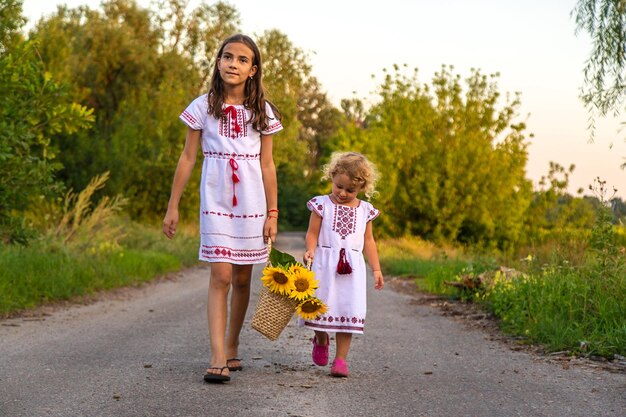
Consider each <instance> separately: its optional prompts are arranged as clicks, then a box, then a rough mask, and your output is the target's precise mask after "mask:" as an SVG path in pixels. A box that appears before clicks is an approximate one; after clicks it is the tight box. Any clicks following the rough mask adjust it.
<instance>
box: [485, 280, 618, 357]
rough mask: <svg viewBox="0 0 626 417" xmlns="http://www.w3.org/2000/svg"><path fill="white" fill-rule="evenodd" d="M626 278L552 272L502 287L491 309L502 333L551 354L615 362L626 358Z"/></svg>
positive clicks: (489, 298) (490, 298)
mask: <svg viewBox="0 0 626 417" xmlns="http://www.w3.org/2000/svg"><path fill="white" fill-rule="evenodd" d="M625 296H626V274H625V275H622V276H613V277H611V276H606V275H605V276H603V275H598V274H594V273H593V271H590V270H587V269H584V268H582V269H574V268H570V269H563V268H552V269H548V270H546V271H544V272H542V273H533V274H531V275H528V276H527V277H526V278H523V279H516V280H510V281H503V282H498V283H496V285H495V286H494V288H493V289H491V290H490V291H488V292H487V294H486V297H485V303H486V305H487V307H488V308H489V309H490V310H491V311H492V312H493V313H494V314H495V315H496V316H498V317H499V318H500V324H501V328H502V329H503V330H504V331H505V332H506V333H509V334H513V335H522V336H525V337H526V338H527V340H528V341H529V342H533V343H540V344H542V345H545V346H546V347H547V348H548V350H550V351H563V350H569V351H571V352H576V353H580V354H584V355H598V356H606V357H612V355H613V354H620V355H624V354H626V299H625Z"/></svg>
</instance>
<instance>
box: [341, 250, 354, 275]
mask: <svg viewBox="0 0 626 417" xmlns="http://www.w3.org/2000/svg"><path fill="white" fill-rule="evenodd" d="M337 273H338V274H339V275H347V274H351V273H352V267H351V266H350V263H349V262H348V259H347V258H346V250H345V249H344V248H341V250H340V251H339V262H338V263H337Z"/></svg>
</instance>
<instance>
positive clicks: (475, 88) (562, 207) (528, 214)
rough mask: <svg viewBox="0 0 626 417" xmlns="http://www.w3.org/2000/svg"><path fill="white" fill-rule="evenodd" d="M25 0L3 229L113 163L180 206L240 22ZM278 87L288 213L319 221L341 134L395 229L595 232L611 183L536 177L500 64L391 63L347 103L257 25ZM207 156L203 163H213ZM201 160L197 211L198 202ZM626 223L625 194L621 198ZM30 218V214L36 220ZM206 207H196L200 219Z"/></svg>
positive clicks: (192, 204)
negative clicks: (588, 186)
mask: <svg viewBox="0 0 626 417" xmlns="http://www.w3.org/2000/svg"><path fill="white" fill-rule="evenodd" d="M21 3H22V2H21V1H18V0H8V1H5V2H4V4H5V6H3V7H4V9H3V13H1V14H0V20H1V21H0V237H1V238H2V241H3V242H5V243H13V242H22V243H25V242H27V241H28V239H29V238H30V237H33V236H35V235H36V234H37V224H39V223H38V222H37V221H33V220H32V219H33V217H36V216H33V210H35V209H38V207H39V206H41V205H42V204H43V203H42V202H44V201H47V202H49V201H59V198H60V197H62V196H63V195H64V194H65V193H66V192H67V190H69V189H74V190H82V189H83V188H85V187H86V186H87V184H88V183H89V182H90V180H91V179H92V178H94V177H95V176H97V175H100V174H103V173H105V172H107V171H109V172H110V179H109V181H108V183H107V184H106V187H105V188H104V189H102V190H100V191H99V192H100V193H101V195H109V196H116V195H120V194H121V195H123V196H124V197H125V198H126V199H127V201H128V204H127V205H126V206H125V212H126V213H127V214H128V215H129V216H131V217H132V218H134V219H136V220H139V221H143V222H151V221H155V220H156V219H158V218H160V217H161V216H162V215H163V213H164V210H165V207H166V204H167V200H168V197H169V191H170V186H171V181H172V175H173V172H174V170H175V167H176V163H177V160H178V156H179V155H180V152H181V150H182V147H183V145H184V133H185V127H184V125H183V124H182V123H181V122H180V121H179V120H178V115H179V114H180V112H181V110H182V109H184V108H185V106H186V105H187V104H188V103H189V102H190V101H191V100H192V99H193V98H195V97H196V96H198V95H199V94H202V93H204V92H206V89H207V83H208V78H209V76H210V71H211V68H212V65H213V61H212V60H213V59H214V57H215V54H216V50H217V48H218V47H219V44H220V42H221V41H222V40H223V39H224V38H225V37H227V36H228V35H230V34H232V33H234V32H239V31H240V20H239V13H238V11H237V9H236V8H235V7H234V6H232V5H230V4H228V3H222V2H216V3H212V4H206V3H202V4H201V5H199V6H198V7H197V8H195V9H193V10H188V9H186V3H187V2H186V1H184V0H163V1H161V2H160V5H159V7H158V8H156V9H146V8H143V7H141V6H139V5H138V4H137V3H136V2H135V1H132V0H107V1H104V2H103V3H102V5H101V7H100V8H99V9H90V8H88V7H84V6H83V7H78V8H74V9H70V8H67V7H59V8H58V9H57V12H56V13H55V14H53V15H51V16H48V17H45V18H43V19H42V20H40V21H39V22H37V23H36V24H35V26H34V27H33V29H32V30H31V31H30V32H29V33H28V34H24V33H23V31H22V29H21V28H22V27H23V24H24V17H23V15H22V5H21ZM256 40H257V42H258V44H259V47H260V49H261V54H262V57H263V61H264V68H263V72H264V83H265V86H266V88H267V90H268V92H269V99H270V100H271V101H272V102H273V103H274V104H275V105H276V106H277V107H278V108H279V109H280V111H281V113H282V114H283V124H284V126H285V127H286V128H285V130H284V131H283V132H281V133H280V134H279V135H277V136H276V138H275V147H274V149H275V151H274V152H275V153H274V159H275V162H276V165H277V170H278V178H279V205H280V209H281V225H282V227H291V228H305V227H306V224H307V222H308V215H309V214H308V211H307V209H306V205H305V203H306V201H307V200H308V199H309V198H310V197H311V196H313V195H314V194H317V193H325V192H328V190H329V186H328V184H324V183H321V182H320V173H319V172H320V170H319V168H320V166H321V165H323V164H324V163H325V161H327V159H328V157H329V155H330V154H331V153H332V152H333V151H335V150H348V149H349V150H355V151H359V152H363V153H365V154H366V155H367V156H368V157H370V158H371V159H372V160H373V161H374V162H375V163H376V164H377V166H378V168H379V170H380V172H381V181H380V184H379V187H378V189H379V194H378V196H377V197H376V198H375V199H374V200H373V203H374V204H375V205H376V206H377V207H378V208H380V209H381V211H382V213H383V214H384V215H383V216H381V218H380V220H377V221H378V222H380V223H379V224H380V226H381V227H377V232H378V233H380V234H381V235H384V236H394V237H395V236H405V235H418V236H421V237H423V238H426V239H430V240H434V241H445V242H452V243H462V244H468V245H478V246H481V247H484V248H489V249H500V250H504V251H507V252H508V251H513V250H515V249H516V248H519V247H521V246H527V245H535V244H543V243H545V242H548V241H550V240H551V239H553V238H554V237H555V236H556V235H557V234H561V235H562V234H563V233H567V234H569V235H571V236H573V237H575V238H576V239H581V241H583V240H584V239H585V238H586V237H588V234H589V231H590V230H591V227H592V225H593V223H594V218H595V213H596V208H597V207H598V206H599V205H600V204H601V201H602V200H611V195H610V193H609V194H607V193H603V194H602V195H596V196H595V197H574V196H571V195H569V194H567V193H566V191H565V190H566V187H567V177H568V175H569V174H570V173H571V170H572V169H573V167H570V168H569V169H565V168H563V167H561V166H559V165H557V164H552V165H551V167H550V169H549V172H548V173H547V174H546V178H545V183H544V185H543V187H542V189H540V190H533V189H532V184H531V181H530V180H529V179H527V178H526V175H525V172H526V163H527V159H528V154H527V146H528V141H527V136H528V134H527V133H526V126H525V124H524V122H523V121H521V120H519V112H518V110H519V107H520V99H519V96H518V95H514V96H512V97H509V96H503V95H502V94H501V93H500V91H499V90H498V85H497V78H498V76H497V75H484V74H482V73H481V72H480V71H479V70H473V71H472V72H471V73H470V74H469V75H468V76H467V77H466V78H463V79H462V78H461V76H460V75H458V74H455V73H454V71H453V68H452V67H447V66H443V67H442V68H441V71H440V72H438V73H437V74H436V75H435V76H434V78H433V79H432V80H431V81H430V82H429V83H422V82H420V81H419V80H418V79H417V76H416V72H415V73H413V74H410V71H409V75H407V70H406V69H404V68H400V67H394V68H391V69H390V70H389V71H386V72H385V73H384V74H383V79H382V81H381V83H380V86H379V88H378V92H377V101H376V103H375V104H374V105H373V106H371V107H370V108H366V107H365V106H364V104H363V102H362V101H361V100H358V99H350V100H343V101H342V103H341V108H340V109H338V108H336V107H335V106H333V105H332V104H331V103H330V101H329V99H328V96H327V94H326V93H325V92H324V89H323V86H322V85H321V84H320V83H319V81H318V80H317V79H316V78H315V77H314V76H313V75H312V73H313V71H312V67H311V64H310V63H309V58H308V56H307V54H306V53H305V52H304V51H302V50H301V49H300V48H298V47H297V46H295V45H294V44H293V43H292V42H291V41H290V40H289V38H288V37H287V36H286V35H285V34H283V33H281V32H280V31H279V30H275V29H272V30H267V31H265V32H264V33H262V34H260V35H259V36H258V37H257V39H256ZM198 171H199V170H198ZM198 181H199V175H195V176H194V177H193V178H192V179H191V180H190V184H189V185H188V186H187V191H186V193H185V195H184V197H183V200H184V201H183V207H182V210H183V215H184V216H185V217H186V218H187V219H191V218H193V216H195V213H197V206H198V193H197V192H196V191H195V190H197V189H198V187H199V184H198ZM611 203H612V208H613V213H614V219H615V222H616V224H617V223H618V222H620V221H623V220H624V217H625V215H626V205H625V204H624V202H623V201H622V200H620V199H616V198H614V199H612V200H611ZM29 219H30V220H29ZM189 221H191V220H189Z"/></svg>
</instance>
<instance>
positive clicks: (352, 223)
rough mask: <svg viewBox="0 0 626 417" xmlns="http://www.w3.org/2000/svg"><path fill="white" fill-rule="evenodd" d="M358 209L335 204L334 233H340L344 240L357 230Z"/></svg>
mask: <svg viewBox="0 0 626 417" xmlns="http://www.w3.org/2000/svg"><path fill="white" fill-rule="evenodd" d="M356 209H357V208H356V207H346V206H340V205H338V204H335V210H334V212H333V231H334V232H337V233H339V236H341V238H342V239H345V238H346V236H348V235H350V234H352V233H354V232H355V230H356Z"/></svg>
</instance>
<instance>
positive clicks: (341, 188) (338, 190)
mask: <svg viewBox="0 0 626 417" xmlns="http://www.w3.org/2000/svg"><path fill="white" fill-rule="evenodd" d="M359 191H361V186H360V185H358V184H355V183H354V182H353V181H352V179H351V178H350V176H348V175H346V174H335V175H334V176H333V188H332V191H331V194H332V196H333V197H334V198H335V201H336V202H337V203H338V204H350V203H352V202H353V201H354V200H355V199H356V196H357V195H358V194H359Z"/></svg>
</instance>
